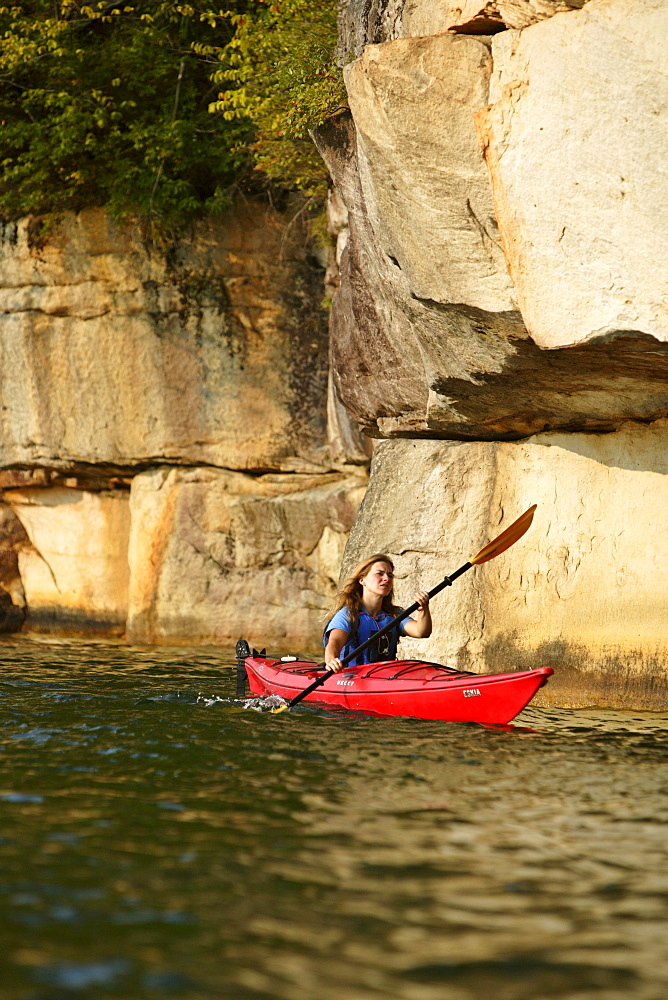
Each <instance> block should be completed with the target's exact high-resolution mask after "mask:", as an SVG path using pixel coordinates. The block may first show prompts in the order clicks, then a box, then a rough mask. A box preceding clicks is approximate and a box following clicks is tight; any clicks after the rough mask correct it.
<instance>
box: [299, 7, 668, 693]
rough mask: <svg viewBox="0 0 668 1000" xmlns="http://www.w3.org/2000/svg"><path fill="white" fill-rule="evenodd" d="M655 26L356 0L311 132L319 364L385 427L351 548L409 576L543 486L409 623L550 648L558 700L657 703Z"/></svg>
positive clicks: (661, 384)
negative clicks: (322, 182)
mask: <svg viewBox="0 0 668 1000" xmlns="http://www.w3.org/2000/svg"><path fill="white" fill-rule="evenodd" d="M667 33H668V8H667V7H666V5H665V4H663V3H662V2H661V0H588V2H583V0H574V2H568V0H566V2H560V0H507V2H506V0H489V2H477V3H474V2H468V0H459V2H458V3H452V2H445V0H430V2H426V0H425V2H422V0H411V2H410V3H409V2H406V0H377V2H373V3H371V4H369V3H361V2H358V0H350V2H348V3H346V4H344V5H343V9H342V13H341V30H340V54H341V61H342V64H344V63H345V79H346V85H347V88H348V95H349V104H350V110H349V111H346V112H343V113H341V114H339V115H338V116H336V117H334V118H332V119H330V120H329V121H328V122H327V123H326V125H324V126H323V127H321V128H320V129H318V130H317V132H316V133H315V140H316V142H317V144H318V146H319V148H320V150H321V153H322V155H323V157H324V159H325V161H326V162H327V164H328V166H329V169H330V172H331V175H332V178H333V180H334V183H335V186H336V191H337V197H339V198H340V199H341V200H342V201H343V202H344V204H345V207H346V210H347V227H346V228H342V229H341V233H340V235H339V238H338V239H339V249H340V253H339V259H340V277H339V281H340V287H339V290H338V292H337V293H336V296H335V299H334V306H333V312H332V328H331V330H332V347H331V350H332V356H333V361H334V381H335V385H336V389H337V392H338V394H339V396H340V398H341V400H342V401H343V403H344V404H345V406H346V407H347V408H348V410H349V411H350V412H351V413H352V414H354V416H355V417H356V418H357V419H358V420H359V421H360V424H361V426H362V427H363V428H364V429H365V431H366V433H368V434H370V435H372V436H376V437H384V438H393V439H396V440H393V441H389V442H388V441H386V442H384V443H383V444H382V445H380V446H379V447H378V448H377V449H376V451H375V453H374V460H373V466H372V477H371V485H370V488H369V491H368V493H367V496H366V499H365V501H364V504H363V507H362V510H361V512H360V515H359V519H358V521H357V522H356V524H355V527H354V529H353V532H352V534H351V538H350V542H349V547H348V549H347V550H346V556H345V564H346V567H348V566H350V565H351V564H352V563H353V562H354V560H355V559H357V558H358V557H359V556H361V555H363V554H366V553H367V552H369V551H374V550H381V551H382V550H385V549H387V550H389V551H390V552H391V553H392V554H393V555H394V556H395V557H396V560H397V566H398V568H399V576H400V578H401V580H400V583H402V586H403V588H404V591H405V592H404V593H403V594H401V596H402V597H403V599H404V601H406V602H408V601H410V600H411V597H412V593H413V591H414V590H415V589H417V588H418V587H420V588H422V587H429V586H430V585H433V584H434V583H436V582H438V580H439V579H440V576H442V575H443V574H444V573H445V572H447V571H448V570H453V569H455V568H457V567H458V566H459V565H461V564H462V563H463V562H465V561H466V560H467V559H468V558H470V557H471V556H472V555H473V554H475V552H476V551H477V550H478V549H479V548H480V547H482V545H483V544H484V542H486V541H487V540H488V539H489V538H490V537H493V536H494V535H495V534H497V533H498V532H499V531H500V530H502V529H503V527H505V526H507V525H508V524H509V523H510V522H511V521H512V520H514V518H516V517H517V516H519V514H521V513H522V512H523V511H524V510H525V509H526V508H527V507H528V506H529V505H530V504H532V503H537V504H538V511H537V514H536V519H535V521H534V526H533V528H532V531H531V534H530V535H528V536H527V537H526V539H523V540H522V541H521V542H520V543H518V545H517V546H516V547H515V548H514V549H512V550H511V551H510V552H509V553H506V554H504V555H502V556H500V557H499V558H498V560H497V561H495V562H493V563H490V564H488V565H485V566H483V567H481V568H478V569H475V570H474V571H472V572H471V573H469V574H467V576H466V577H464V578H462V580H461V581H458V583H457V584H456V586H455V587H453V589H452V591H446V592H445V595H446V596H443V595H442V596H441V597H440V598H438V600H439V601H440V602H441V603H440V604H439V605H438V606H437V607H436V608H435V618H436V621H437V628H436V630H435V633H434V636H433V638H432V639H431V640H429V641H428V642H422V643H416V642H411V643H408V642H407V643H404V645H405V647H406V651H407V652H410V653H414V654H416V655H427V656H428V657H430V658H433V659H436V660H443V661H445V662H450V663H451V664H453V665H460V666H467V667H468V668H471V669H475V670H484V669H498V668H502V669H509V668H510V669H512V668H513V667H519V666H528V665H539V664H544V663H550V664H552V665H554V666H555V667H558V668H559V669H558V671H557V675H556V677H555V679H554V680H553V681H551V683H550V685H549V686H548V688H546V689H545V692H544V694H545V697H546V698H551V699H552V700H553V701H554V700H556V701H557V702H560V703H561V704H572V705H578V704H585V703H592V702H598V703H600V704H608V705H620V704H624V705H636V706H644V707H655V708H658V707H666V705H668V683H667V682H666V671H665V667H664V665H663V663H664V660H665V655H666V652H667V648H666V639H665V592H666V582H667V581H666V580H665V579H664V572H663V569H662V567H663V565H664V563H665V553H663V551H662V547H663V540H662V539H663V534H664V533H663V529H662V517H663V514H662V512H663V510H664V508H665V506H666V499H667V497H666V495H665V493H666V483H668V479H667V478H666V477H667V474H668V467H666V464H665V455H666V454H667V453H668V424H667V422H666V417H667V416H668V310H667V309H666V298H665V286H666V285H667V284H668V273H667V271H666V263H665V254H664V253H663V244H664V241H665V233H666V231H667V230H668V215H667V214H666V207H665V206H666V203H668V198H667V197H666V195H668V191H666V190H665V188H666V183H665V176H666V174H665V169H664V166H663V165H664V163H665V162H666V159H667V158H668V133H667V132H666V129H665V121H666V118H667V117H668V87H667V84H666V78H665V74H663V72H662V69H661V67H662V64H663V46H664V41H665V38H666V36H667ZM602 432H605V433H602ZM402 439H403V440H402ZM419 439H422V440H419Z"/></svg>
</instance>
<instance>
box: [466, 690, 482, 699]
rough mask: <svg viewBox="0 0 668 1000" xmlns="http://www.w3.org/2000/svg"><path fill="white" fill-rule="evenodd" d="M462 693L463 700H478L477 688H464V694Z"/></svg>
mask: <svg viewBox="0 0 668 1000" xmlns="http://www.w3.org/2000/svg"><path fill="white" fill-rule="evenodd" d="M463 693H464V697H465V698H479V697H480V689H479V688H464V692H463Z"/></svg>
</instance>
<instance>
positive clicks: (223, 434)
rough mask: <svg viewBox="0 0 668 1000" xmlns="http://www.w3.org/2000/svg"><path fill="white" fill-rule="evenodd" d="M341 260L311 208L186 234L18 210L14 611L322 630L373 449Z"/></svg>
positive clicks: (110, 623)
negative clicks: (337, 334)
mask: <svg viewBox="0 0 668 1000" xmlns="http://www.w3.org/2000/svg"><path fill="white" fill-rule="evenodd" d="M322 279H323V271H322V268H321V267H320V266H319V265H317V264H316V262H315V257H314V256H313V257H312V256H309V248H308V241H307V236H306V232H305V229H304V227H303V226H302V225H300V223H299V217H297V218H296V219H295V208H294V207H293V208H292V210H291V211H290V212H287V213H286V214H284V215H281V214H280V213H278V212H276V211H274V210H270V209H269V207H268V206H267V205H259V204H257V203H247V204H245V205H242V206H240V207H238V208H237V209H236V210H234V211H232V212H230V213H228V214H227V215H226V216H224V217H221V218H218V219H210V220H208V221H207V222H206V223H204V224H202V225H200V226H199V227H197V229H196V230H195V231H194V232H193V233H192V234H191V236H190V237H188V238H184V239H182V240H181V242H180V243H178V244H177V245H175V246H173V247H171V248H170V249H169V250H168V251H166V252H161V251H158V250H156V248H155V247H153V246H152V245H151V244H147V243H146V242H145V241H144V240H143V238H142V234H141V233H140V232H139V231H136V230H132V229H131V228H127V227H119V226H118V225H116V224H115V223H113V222H112V221H111V220H110V219H109V218H108V216H106V214H105V213H104V212H102V211H87V212H84V213H82V214H80V215H74V214H66V215H64V216H63V217H62V218H61V219H60V220H59V221H58V222H57V224H55V225H51V227H50V228H48V229H46V230H45V229H44V227H43V226H42V225H41V224H40V221H39V220H36V219H23V220H21V221H19V222H18V223H16V224H7V225H5V227H4V230H3V233H2V242H1V244H0V359H1V361H0V397H1V408H0V539H1V541H2V545H1V546H0V548H1V552H2V554H1V557H0V630H5V631H13V630H15V629H17V628H21V627H23V628H24V630H25V629H28V630H33V631H34V630H37V631H47V632H48V631H57V632H63V631H66V632H74V633H84V634H85V633H91V632H94V633H97V634H113V635H119V634H126V635H127V636H128V637H129V638H131V639H132V641H136V642H176V641H178V642H184V641H187V642H200V641H207V642H223V643H229V642H232V641H234V640H236V638H238V636H239V635H240V634H243V633H244V632H248V634H249V638H251V639H256V640H257V642H258V643H260V644H261V645H265V644H266V643H268V642H269V643H270V642H271V641H276V639H277V638H278V639H285V641H286V642H289V643H290V644H292V645H300V644H301V645H302V646H304V645H306V646H309V645H310V646H314V645H316V644H317V642H318V636H319V631H320V622H319V619H320V617H321V614H322V608H323V606H324V605H325V604H327V603H328V602H329V600H330V599H331V596H332V594H333V592H334V587H335V579H336V576H337V574H338V568H339V564H340V559H341V555H342V552H343V547H344V544H345V540H346V537H347V531H348V529H349V528H350V526H351V524H352V521H353V517H354V512H355V510H356V507H357V505H358V504H359V501H360V499H361V495H362V493H363V489H364V483H365V481H366V465H367V463H368V453H369V449H368V446H366V445H365V443H364V440H363V439H362V438H361V437H360V435H359V432H358V430H357V428H356V426H355V424H354V422H353V421H351V419H350V417H349V416H348V414H347V413H346V411H345V410H344V409H343V407H342V406H341V404H340V403H339V402H338V401H336V400H335V399H334V397H333V395H332V393H331V389H330V378H329V363H328V334H327V324H326V319H327V317H326V313H325V312H324V311H323V309H322V307H321V299H322V295H323V291H322ZM328 411H329V419H328ZM281 607H282V611H281V610H279V609H280V608H281Z"/></svg>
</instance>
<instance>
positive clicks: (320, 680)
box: [288, 562, 473, 708]
mask: <svg viewBox="0 0 668 1000" xmlns="http://www.w3.org/2000/svg"><path fill="white" fill-rule="evenodd" d="M472 565H473V563H471V562H467V563H464V565H463V566H460V567H459V569H458V570H456V571H455V572H454V573H452V574H451V575H450V576H445V577H443V579H442V580H441V582H440V583H439V584H437V585H436V586H435V587H434V588H433V589H432V590H430V591H429V598H430V599H431V598H432V597H435V596H436V594H440V592H441V591H442V590H443V589H444V588H445V587H449V586H451V584H452V583H453V581H454V580H456V579H457V577H458V576H461V575H462V573H465V572H466V570H467V569H470V568H471V566H472ZM419 607H420V605H419V604H418V603H417V601H416V602H415V604H411V606H410V608H406V610H405V611H402V612H401V614H400V615H397V617H396V618H393V619H392V621H391V622H388V623H387V625H384V626H383V628H381V629H378V631H377V632H374V633H373V635H372V636H369V638H368V639H367V640H366V642H363V643H362V645H361V646H358V647H357V649H353V651H352V652H351V653H348V655H347V656H344V657H343V659H342V660H341V666H342V667H345V665H346V664H347V663H350V661H351V660H354V659H355V657H356V656H357V655H358V653H363V652H364V650H365V649H368V648H369V646H372V645H373V644H374V643H375V642H376V641H377V640H378V639H379V638H380V636H381V635H385V634H386V633H387V632H391V631H392V629H393V628H397V627H398V625H399V623H400V622H402V621H403V620H404V618H408V617H409V615H412V614H413V612H414V611H417V609H418V608H419ZM335 673H336V671H335V670H326V671H325V672H324V674H321V675H320V677H316V679H315V680H314V681H313V683H312V684H309V686H308V687H307V688H304V690H303V691H300V692H299V694H296V695H295V696H294V698H291V699H290V701H289V702H288V708H292V707H293V705H296V704H297V703H298V702H300V701H302V699H303V698H305V697H306V696H307V695H308V694H310V693H311V691H315V689H316V688H317V687H320V685H321V684H324V683H325V681H326V680H328V679H329V678H330V677H333V676H334V674H335Z"/></svg>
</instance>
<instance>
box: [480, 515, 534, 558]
mask: <svg viewBox="0 0 668 1000" xmlns="http://www.w3.org/2000/svg"><path fill="white" fill-rule="evenodd" d="M537 506H538V505H537V504H534V505H533V506H532V507H529V509H528V510H526V511H525V512H524V513H523V514H522V516H521V517H518V518H517V520H516V521H513V523H512V524H511V525H510V527H509V528H506V530H505V531H502V532H501V534H500V535H499V536H498V537H497V538H495V539H494V541H492V542H489V543H488V544H487V545H486V546H485V547H484V549H481V550H480V552H479V553H478V555H477V556H474V557H473V559H471V565H472V566H475V565H477V564H479V563H484V562H488V561H489V560H490V559H493V558H494V557H495V556H498V555H500V554H501V553H502V552H505V551H506V549H509V548H510V546H511V545H514V544H515V542H516V541H517V540H518V538H521V537H522V535H523V534H524V532H525V531H527V530H528V528H529V525H530V524H531V522H532V521H533V516H534V514H535V512H536V507H537Z"/></svg>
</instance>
